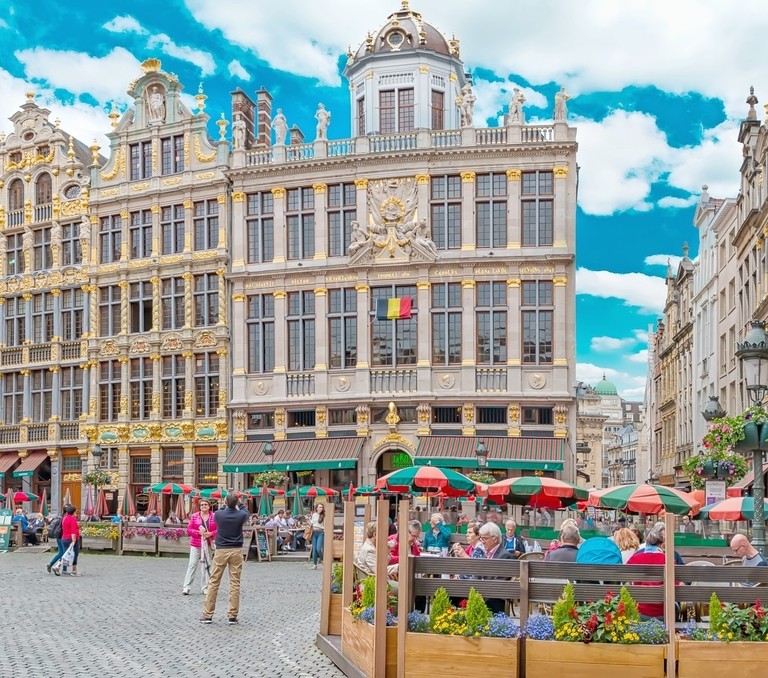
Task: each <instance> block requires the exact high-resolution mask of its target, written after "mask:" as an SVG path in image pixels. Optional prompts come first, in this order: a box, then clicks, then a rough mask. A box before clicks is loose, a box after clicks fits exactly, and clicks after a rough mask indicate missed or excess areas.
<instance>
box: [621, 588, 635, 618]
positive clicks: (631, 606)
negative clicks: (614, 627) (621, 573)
mask: <svg viewBox="0 0 768 678" xmlns="http://www.w3.org/2000/svg"><path fill="white" fill-rule="evenodd" d="M619 601H620V602H622V603H624V616H625V617H626V618H627V620H628V621H631V622H634V621H640V612H639V610H638V609H637V602H635V599H634V598H633V597H632V596H631V595H629V591H627V589H626V587H625V586H622V587H621V590H620V591H619Z"/></svg>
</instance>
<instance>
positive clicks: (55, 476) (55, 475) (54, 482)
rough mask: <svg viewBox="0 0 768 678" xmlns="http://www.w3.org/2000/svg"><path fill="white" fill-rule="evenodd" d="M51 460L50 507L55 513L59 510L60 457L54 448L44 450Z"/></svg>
mask: <svg viewBox="0 0 768 678" xmlns="http://www.w3.org/2000/svg"><path fill="white" fill-rule="evenodd" d="M46 452H47V453H48V458H49V459H50V460H51V497H50V499H51V507H52V508H53V509H54V510H55V511H57V512H58V511H60V510H61V461H60V460H61V457H60V456H59V450H58V448H56V447H53V448H48V449H47V450H46Z"/></svg>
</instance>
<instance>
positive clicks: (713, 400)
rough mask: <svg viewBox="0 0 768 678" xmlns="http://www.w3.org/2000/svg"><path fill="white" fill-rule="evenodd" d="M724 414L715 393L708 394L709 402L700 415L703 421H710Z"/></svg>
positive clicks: (720, 417)
mask: <svg viewBox="0 0 768 678" xmlns="http://www.w3.org/2000/svg"><path fill="white" fill-rule="evenodd" d="M725 415H726V412H725V410H724V409H723V408H722V406H721V405H720V400H719V399H718V397H717V396H716V395H712V396H709V402H708V403H707V404H706V405H705V406H704V409H703V410H702V411H701V416H702V417H704V421H706V422H711V421H714V420H715V419H722V418H723V417H724V416H725Z"/></svg>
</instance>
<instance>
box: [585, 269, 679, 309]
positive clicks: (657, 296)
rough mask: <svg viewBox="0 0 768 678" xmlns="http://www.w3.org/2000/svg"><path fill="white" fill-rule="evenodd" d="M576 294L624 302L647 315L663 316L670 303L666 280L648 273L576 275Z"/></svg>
mask: <svg viewBox="0 0 768 678" xmlns="http://www.w3.org/2000/svg"><path fill="white" fill-rule="evenodd" d="M576 294H589V295H591V296H594V297H601V298H603V299H621V300H622V301H623V302H624V304H625V305H627V306H637V307H638V308H639V309H640V310H641V311H642V312H644V313H661V312H662V311H663V309H664V301H665V299H666V295H667V292H666V285H665V284H664V278H659V277H656V276H652V275H645V274H644V273H612V272H611V271H590V270H589V269H586V268H579V269H578V270H577V271H576Z"/></svg>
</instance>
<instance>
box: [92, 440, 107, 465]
mask: <svg viewBox="0 0 768 678" xmlns="http://www.w3.org/2000/svg"><path fill="white" fill-rule="evenodd" d="M91 454H92V455H93V456H94V457H96V461H101V456H102V455H103V454H104V450H102V449H101V445H99V444H98V443H97V444H96V445H94V446H93V449H92V450H91Z"/></svg>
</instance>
